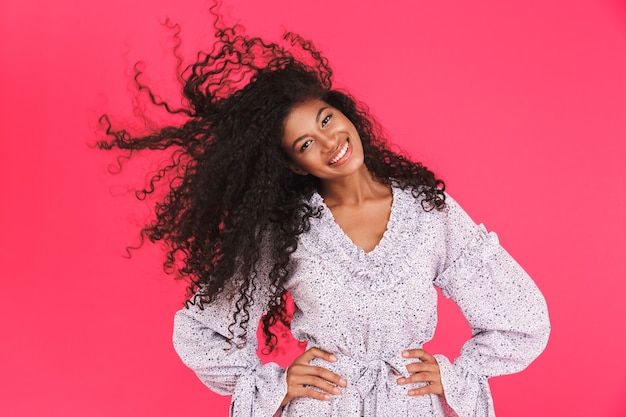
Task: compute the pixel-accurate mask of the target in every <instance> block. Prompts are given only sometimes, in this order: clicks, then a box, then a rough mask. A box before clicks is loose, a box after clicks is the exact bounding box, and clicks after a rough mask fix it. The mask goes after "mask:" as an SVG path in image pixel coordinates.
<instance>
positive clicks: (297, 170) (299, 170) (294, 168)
mask: <svg viewBox="0 0 626 417" xmlns="http://www.w3.org/2000/svg"><path fill="white" fill-rule="evenodd" d="M288 167H289V169H290V170H292V171H293V172H295V173H296V174H298V175H309V173H308V172H307V171H305V170H304V169H302V168H301V167H299V166H298V165H296V164H294V163H293V162H290V163H289V164H288Z"/></svg>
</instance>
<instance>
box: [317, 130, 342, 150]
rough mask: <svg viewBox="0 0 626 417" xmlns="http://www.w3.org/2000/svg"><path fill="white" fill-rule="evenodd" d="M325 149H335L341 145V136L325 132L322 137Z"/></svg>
mask: <svg viewBox="0 0 626 417" xmlns="http://www.w3.org/2000/svg"><path fill="white" fill-rule="evenodd" d="M320 139H321V142H322V145H323V146H324V149H326V150H327V151H331V152H332V151H334V150H336V149H337V148H338V147H339V136H338V135H335V134H333V133H332V132H325V133H324V134H322V135H321V137H320Z"/></svg>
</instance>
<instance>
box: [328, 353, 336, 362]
mask: <svg viewBox="0 0 626 417" xmlns="http://www.w3.org/2000/svg"><path fill="white" fill-rule="evenodd" d="M328 359H330V361H331V362H337V357H336V356H335V355H332V354H331V355H330V356H329V357H328Z"/></svg>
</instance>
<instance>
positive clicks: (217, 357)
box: [174, 297, 287, 417]
mask: <svg viewBox="0 0 626 417" xmlns="http://www.w3.org/2000/svg"><path fill="white" fill-rule="evenodd" d="M224 298H226V297H222V299H220V300H218V301H216V302H215V303H212V304H210V305H205V306H204V309H200V308H199V307H198V306H197V305H191V306H189V308H183V309H182V310H180V311H178V312H177V313H176V316H175V319H174V348H175V349H176V352H177V353H178V355H179V356H180V357H181V359H182V360H183V362H184V363H185V364H186V365H187V366H188V367H189V368H191V369H192V370H193V371H194V372H195V373H196V375H197V376H198V377H199V378H200V380H201V381H202V382H203V383H204V384H205V385H206V386H207V387H209V388H210V389H211V390H212V391H214V392H216V393H218V394H221V395H232V396H233V398H232V403H231V411H230V413H231V416H235V417H253V416H254V417H261V416H268V417H269V416H273V415H275V414H276V413H277V412H278V410H279V409H280V404H281V401H282V400H283V398H284V397H285V394H286V392H287V384H286V382H285V370H284V369H283V368H282V367H280V366H279V365H277V364H275V363H268V364H265V365H263V364H262V363H261V361H260V360H259V358H258V356H257V354H256V349H257V339H256V331H257V327H258V322H259V318H260V316H261V313H262V308H263V306H264V303H263V302H260V301H261V300H255V303H254V305H253V306H250V321H249V325H248V331H247V338H246V344H245V346H243V347H240V348H239V347H237V346H236V343H233V344H232V345H230V344H229V343H228V336H229V334H230V333H229V331H228V326H229V325H230V324H231V322H232V312H233V311H234V310H233V308H234V306H233V305H232V304H233V303H232V302H230V301H229V300H225V299H224ZM233 329H234V331H235V333H237V330H238V324H236V325H235V326H234V327H233ZM235 342H238V340H235Z"/></svg>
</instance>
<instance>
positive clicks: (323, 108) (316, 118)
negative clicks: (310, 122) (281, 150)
mask: <svg viewBox="0 0 626 417" xmlns="http://www.w3.org/2000/svg"><path fill="white" fill-rule="evenodd" d="M327 108H328V106H322V108H320V109H319V110H318V111H317V115H316V116H315V123H316V124H317V123H319V121H320V117H321V116H322V113H323V112H324V110H326V109H327ZM307 136H309V135H308V134H306V133H305V134H304V135H302V136H299V137H298V138H296V140H294V141H293V144H292V145H291V150H292V151H294V152H295V149H296V145H297V144H298V142H300V141H301V140H302V139H304V138H306V137H307Z"/></svg>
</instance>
